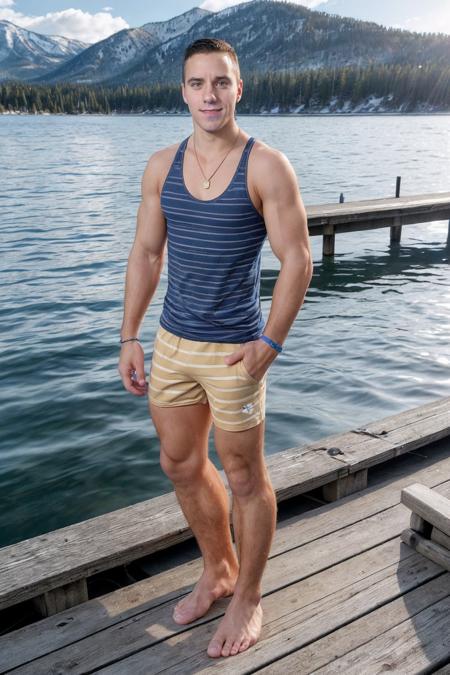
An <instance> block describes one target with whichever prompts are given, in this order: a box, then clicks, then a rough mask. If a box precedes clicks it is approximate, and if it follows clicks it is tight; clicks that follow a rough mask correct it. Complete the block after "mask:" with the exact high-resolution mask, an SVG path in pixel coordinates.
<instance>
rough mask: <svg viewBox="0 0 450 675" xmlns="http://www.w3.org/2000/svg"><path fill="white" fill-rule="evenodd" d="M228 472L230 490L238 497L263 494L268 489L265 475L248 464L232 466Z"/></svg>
mask: <svg viewBox="0 0 450 675" xmlns="http://www.w3.org/2000/svg"><path fill="white" fill-rule="evenodd" d="M226 473H227V478H228V484H229V486H230V490H231V492H232V493H233V496H234V497H236V498H238V499H239V498H241V499H245V498H246V497H252V496H254V495H255V494H259V495H262V494H263V493H264V491H265V489H266V478H265V476H264V475H263V474H261V473H260V472H257V471H254V470H252V467H250V466H248V465H242V466H239V467H232V468H230V469H229V470H228V471H227V472H226Z"/></svg>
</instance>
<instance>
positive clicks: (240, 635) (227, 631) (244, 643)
mask: <svg viewBox="0 0 450 675" xmlns="http://www.w3.org/2000/svg"><path fill="white" fill-rule="evenodd" d="M262 617H263V610H262V607H261V603H260V602H259V600H253V601H250V600H245V599H242V598H238V597H236V596H234V597H233V598H232V600H231V602H230V604H229V605H228V608H227V611H226V612H225V616H224V617H223V619H222V621H221V622H220V624H219V627H218V628H217V630H216V632H215V633H214V635H213V637H212V638H211V642H210V643H209V645H208V649H207V652H208V656H213V657H215V658H217V657H218V656H230V655H234V654H237V653H239V652H243V651H245V650H246V649H248V647H251V646H252V645H254V644H255V642H257V640H258V638H259V636H260V633H261V626H262Z"/></svg>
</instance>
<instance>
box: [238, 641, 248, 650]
mask: <svg viewBox="0 0 450 675" xmlns="http://www.w3.org/2000/svg"><path fill="white" fill-rule="evenodd" d="M249 646H250V642H249V640H243V641H242V643H241V646H240V647H239V651H240V652H243V651H245V650H246V649H248V648H249Z"/></svg>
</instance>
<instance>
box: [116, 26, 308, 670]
mask: <svg viewBox="0 0 450 675" xmlns="http://www.w3.org/2000/svg"><path fill="white" fill-rule="evenodd" d="M181 89H182V95H183V99H184V101H185V103H187V105H188V107H189V111H190V113H191V115H192V121H193V127H194V130H193V134H192V135H190V136H189V138H187V139H185V140H184V141H183V142H182V143H181V144H180V143H176V144H175V145H172V146H170V147H167V148H165V149H163V150H159V151H158V152H155V153H154V154H153V155H152V156H151V157H150V159H149V160H148V163H147V166H146V169H145V171H144V175H143V179H142V201H141V203H140V206H139V209H138V215H137V228H136V236H135V240H134V243H133V246H132V249H131V252H130V255H129V259H128V267H127V274H126V283H125V307H124V318H123V323H122V328H121V342H122V346H121V355H120V362H119V372H120V374H121V377H122V381H123V384H124V387H125V388H126V389H127V390H128V391H129V392H130V393H132V394H134V395H136V396H143V395H145V394H146V393H147V389H146V386H147V383H146V381H145V370H144V353H143V350H142V348H141V345H140V343H139V341H138V331H139V326H140V324H141V321H142V319H143V317H144V314H145V311H146V309H147V307H148V304H149V302H150V300H151V298H152V296H153V294H154V292H155V289H156V287H157V285H158V282H159V278H160V273H161V268H162V266H163V257H164V248H165V243H166V240H167V243H168V289H167V293H166V296H165V298H164V307H163V311H162V313H161V316H160V325H159V327H158V332H157V335H156V338H155V344H154V351H153V357H152V365H151V372H150V377H149V380H150V387H149V390H148V394H149V407H150V414H151V417H152V420H153V423H154V425H155V428H156V431H157V434H158V436H159V439H160V443H161V467H162V469H163V471H164V472H165V473H166V474H167V475H168V476H169V478H170V479H171V480H172V482H173V484H174V489H175V492H176V495H177V498H178V500H179V503H180V505H181V508H182V511H183V513H184V515H185V516H186V519H187V521H188V523H189V525H190V527H191V529H192V532H193V534H194V535H195V537H196V539H197V542H198V544H199V547H200V550H201V553H202V556H203V563H204V570H203V574H202V576H201V578H200V580H199V581H198V583H197V584H196V586H195V587H194V589H193V591H192V592H191V593H189V594H188V595H187V596H186V597H185V598H183V599H182V600H181V601H180V602H179V603H178V604H177V605H176V607H175V609H174V613H173V618H174V621H175V622H176V623H179V624H187V623H190V622H192V621H194V620H195V619H197V618H199V617H201V616H203V615H204V614H205V613H206V612H207V611H208V609H209V607H210V606H211V604H212V603H213V602H214V601H215V600H216V599H217V598H219V597H223V596H229V595H232V596H233V597H232V599H231V601H230V603H229V605H228V607H227V610H226V613H225V615H224V617H223V618H222V620H221V622H220V623H219V626H218V628H217V630H216V632H215V634H214V635H213V637H212V639H211V641H210V643H209V645H208V648H207V653H208V655H209V656H211V657H219V656H229V655H234V654H237V653H238V652H242V651H244V650H245V649H247V648H248V647H249V646H251V645H253V644H254V643H255V642H256V641H257V640H258V637H259V635H260V632H261V623H262V614H263V612H262V608H261V603H260V599H261V578H262V575H263V570H264V567H265V565H266V563H267V559H268V556H269V551H270V546H271V542H272V539H273V534H274V530H275V526H276V512H277V509H276V498H275V494H274V490H273V487H272V485H271V483H270V479H269V475H268V472H267V468H266V466H265V463H264V424H265V422H264V417H265V410H264V408H265V386H266V374H267V370H268V368H269V366H270V364H271V363H272V362H273V360H274V359H275V358H276V357H277V356H278V354H279V352H280V351H281V348H282V343H283V341H284V340H285V338H286V336H287V335H288V332H289V329H290V327H291V325H292V323H293V321H294V319H295V318H296V316H297V313H298V311H299V309H300V307H301V305H302V304H303V300H304V296H305V293H306V290H307V288H308V286H309V283H310V280H311V275H312V257H311V248H310V242H309V236H308V228H307V218H306V213H305V208H304V206H303V202H302V199H301V196H300V192H299V188H298V184H297V179H296V176H295V172H294V170H293V168H292V166H291V164H290V163H289V161H288V160H287V158H286V157H285V155H283V154H282V153H281V152H279V151H278V150H275V149H273V148H271V147H269V146H268V145H266V144H265V143H263V142H261V141H258V140H255V139H253V138H251V137H249V136H248V134H246V133H245V132H244V131H243V130H242V129H240V128H239V126H238V124H237V122H236V120H235V107H236V103H237V102H238V101H239V100H240V98H241V96H242V91H243V82H242V79H241V78H240V71H239V63H238V59H237V56H236V53H235V51H234V49H233V48H232V47H231V46H230V45H229V44H228V43H226V42H224V41H222V40H216V39H202V40H197V41H196V42H194V43H192V44H191V45H190V46H189V47H188V48H187V49H186V52H185V56H184V63H183V80H182V84H181ZM266 236H268V238H269V242H270V245H271V248H272V250H273V251H274V253H275V255H276V256H277V257H278V258H279V260H280V262H281V269H280V273H279V276H278V279H277V282H276V284H275V287H274V291H273V299H272V304H271V308H270V313H269V317H268V320H267V322H266V323H264V320H263V318H262V314H261V305H260V300H259V283H260V261H261V248H262V244H263V241H264V238H265V237H266ZM212 422H214V440H215V446H216V449H217V453H218V455H219V458H220V460H221V463H222V466H223V468H224V471H225V473H226V476H227V479H228V483H229V486H230V489H231V492H232V521H233V532H234V539H235V544H236V549H237V555H236V552H235V549H234V547H233V541H232V538H231V532H230V526H229V505H228V495H227V492H226V489H225V486H224V484H223V481H222V479H221V477H220V474H219V473H218V471H217V469H216V468H215V466H214V465H213V464H212V462H211V461H210V460H209V459H208V456H207V455H208V436H209V431H210V427H211V424H212Z"/></svg>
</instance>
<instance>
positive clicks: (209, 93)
mask: <svg viewBox="0 0 450 675" xmlns="http://www.w3.org/2000/svg"><path fill="white" fill-rule="evenodd" d="M215 98H216V96H215V93H214V87H213V85H212V84H211V83H206V84H205V89H204V93H203V99H204V101H205V103H206V102H207V101H211V100H214V99H215Z"/></svg>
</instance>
